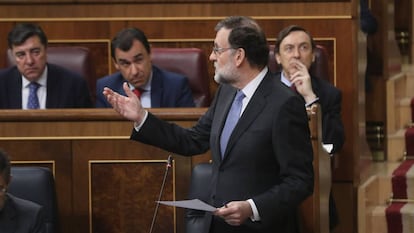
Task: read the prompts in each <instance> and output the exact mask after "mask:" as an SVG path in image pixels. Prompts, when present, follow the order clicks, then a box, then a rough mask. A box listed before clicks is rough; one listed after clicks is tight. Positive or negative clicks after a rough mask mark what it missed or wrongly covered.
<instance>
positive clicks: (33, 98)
mask: <svg viewBox="0 0 414 233" xmlns="http://www.w3.org/2000/svg"><path fill="white" fill-rule="evenodd" d="M39 86H40V85H39V84H38V83H37V82H31V83H30V84H29V98H28V100H27V108H28V109H38V108H39V107H40V105H39V98H38V97H37V89H39Z"/></svg>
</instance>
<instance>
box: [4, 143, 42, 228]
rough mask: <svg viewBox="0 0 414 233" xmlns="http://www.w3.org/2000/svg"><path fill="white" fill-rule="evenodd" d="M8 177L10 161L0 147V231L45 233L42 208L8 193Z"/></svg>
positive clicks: (9, 177)
mask: <svg viewBox="0 0 414 233" xmlns="http://www.w3.org/2000/svg"><path fill="white" fill-rule="evenodd" d="M10 179H11V176H10V161H9V158H8V156H7V154H6V153H5V152H4V151H3V150H1V149H0V232H1V233H45V216H44V213H43V208H42V207H41V206H40V205H38V204H36V203H34V202H31V201H28V200H23V199H20V198H17V197H15V196H13V195H11V194H10V193H8V192H7V187H8V185H9V182H10Z"/></svg>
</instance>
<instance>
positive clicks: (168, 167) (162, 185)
mask: <svg viewBox="0 0 414 233" xmlns="http://www.w3.org/2000/svg"><path fill="white" fill-rule="evenodd" d="M171 164H172V156H171V155H169V156H168V159H167V165H166V166H165V173H164V179H163V180H162V184H161V190H160V194H159V195H158V201H157V204H156V206H155V211H154V215H153V216H152V222H151V228H150V231H149V233H152V230H153V229H154V224H155V219H156V218H157V212H158V207H159V206H160V201H161V197H162V193H163V191H164V185H165V180H166V179H167V176H168V171H169V170H170V168H171Z"/></svg>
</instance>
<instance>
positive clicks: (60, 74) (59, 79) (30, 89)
mask: <svg viewBox="0 0 414 233" xmlns="http://www.w3.org/2000/svg"><path fill="white" fill-rule="evenodd" d="M8 44H9V48H10V49H11V51H12V53H13V56H14V58H15V62H16V66H13V67H11V68H8V69H5V70H2V71H0V108H2V109H46V108H89V107H93V105H92V101H91V96H90V93H89V89H88V85H87V82H86V80H85V79H84V78H83V77H81V76H80V75H78V74H76V73H75V72H72V71H69V70H67V69H64V68H62V67H59V66H56V65H53V64H48V63H47V52H46V49H47V37H46V34H45V33H44V32H43V30H42V29H41V28H40V27H39V26H37V25H35V24H30V23H22V24H17V25H16V26H15V27H14V28H13V29H12V30H11V31H10V33H9V35H8Z"/></svg>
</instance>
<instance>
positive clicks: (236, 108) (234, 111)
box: [220, 91, 245, 157]
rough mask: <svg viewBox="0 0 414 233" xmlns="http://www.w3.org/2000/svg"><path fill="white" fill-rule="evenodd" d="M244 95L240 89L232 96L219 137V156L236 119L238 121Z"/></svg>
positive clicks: (224, 150) (224, 148) (223, 149)
mask: <svg viewBox="0 0 414 233" xmlns="http://www.w3.org/2000/svg"><path fill="white" fill-rule="evenodd" d="M244 97H245V95H244V93H243V92H242V91H237V94H236V97H234V100H233V103H232V105H231V107H230V110H229V113H228V114H227V119H226V123H225V125H224V128H223V131H222V132H221V137H220V149H221V157H224V153H225V152H226V147H227V143H228V141H229V138H230V135H231V133H232V132H233V129H234V127H235V126H236V124H237V121H239V118H240V113H241V109H242V105H243V99H244Z"/></svg>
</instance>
